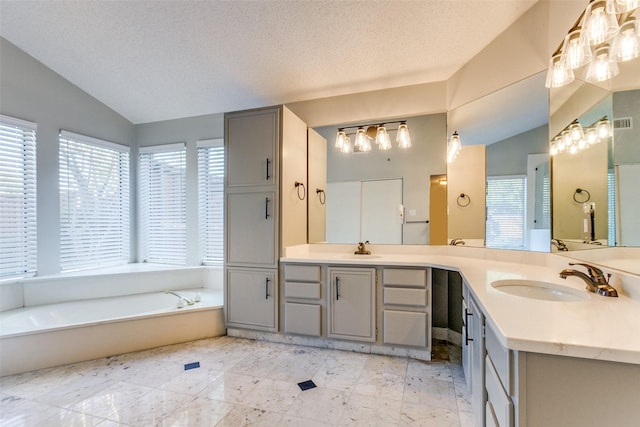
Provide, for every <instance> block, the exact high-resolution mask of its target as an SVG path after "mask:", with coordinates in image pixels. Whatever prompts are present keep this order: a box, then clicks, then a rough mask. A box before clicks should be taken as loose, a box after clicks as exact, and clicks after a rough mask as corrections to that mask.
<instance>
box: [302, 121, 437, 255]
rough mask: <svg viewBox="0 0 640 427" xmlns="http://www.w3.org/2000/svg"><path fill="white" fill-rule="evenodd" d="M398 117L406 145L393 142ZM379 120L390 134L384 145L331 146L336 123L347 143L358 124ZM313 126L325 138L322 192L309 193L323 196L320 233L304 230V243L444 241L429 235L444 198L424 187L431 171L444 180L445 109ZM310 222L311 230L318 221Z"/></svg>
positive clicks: (429, 178)
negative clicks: (388, 143) (368, 147)
mask: <svg viewBox="0 0 640 427" xmlns="http://www.w3.org/2000/svg"><path fill="white" fill-rule="evenodd" d="M402 121H406V124H407V126H408V129H409V134H410V137H411V147H409V148H400V147H399V146H398V144H397V143H396V136H397V132H398V126H399V124H400V123H401V122H402ZM382 123H385V128H386V129H387V131H388V134H389V137H390V141H391V148H390V149H389V150H380V149H379V148H378V147H377V146H376V144H375V142H374V141H373V140H371V141H370V143H371V144H372V149H371V151H368V152H358V151H357V150H356V152H352V153H348V154H347V153H343V152H341V151H340V150H338V149H337V148H336V147H335V140H336V134H337V131H338V129H342V128H344V129H345V132H346V134H347V136H349V138H350V140H351V142H352V143H353V142H354V140H355V133H356V132H357V130H358V127H359V126H360V125H362V126H363V128H368V127H370V126H371V127H373V128H374V129H375V126H376V125H379V124H382ZM372 130H373V129H372ZM313 132H314V134H316V133H317V134H319V135H321V136H322V138H324V140H326V147H327V148H326V189H325V194H322V193H315V192H316V189H315V188H311V187H310V190H311V196H312V197H314V196H317V199H318V201H319V200H320V197H324V199H323V201H324V203H325V208H326V228H325V230H326V231H325V235H324V236H322V233H316V232H312V230H310V232H309V242H310V243H318V242H321V241H326V242H327V243H349V244H355V243H357V242H364V241H369V242H371V243H372V244H423V245H424V244H445V243H446V239H445V238H443V239H442V241H436V240H434V236H436V235H437V233H436V232H435V231H438V230H442V229H446V203H444V202H442V201H432V195H433V196H436V193H437V192H436V191H431V190H430V187H431V186H432V185H433V184H432V181H433V179H432V178H433V177H440V178H439V181H437V182H436V184H435V185H440V187H442V185H441V184H440V182H442V183H446V181H445V180H444V176H445V174H446V114H444V113H441V114H431V115H422V116H415V117H395V118H374V119H371V120H366V121H363V122H358V123H339V124H335V125H331V126H324V127H319V128H316V129H314V131H313ZM371 136H375V134H372V135H371ZM310 161H314V162H315V161H316V158H314V159H311V158H310ZM310 203H311V199H310ZM313 203H316V200H315V199H314V201H313ZM434 210H435V211H436V212H434ZM443 222H444V223H443ZM310 227H315V228H314V231H315V229H318V228H321V225H318V224H316V225H315V226H314V225H310ZM312 236H314V237H312ZM322 237H324V240H322Z"/></svg>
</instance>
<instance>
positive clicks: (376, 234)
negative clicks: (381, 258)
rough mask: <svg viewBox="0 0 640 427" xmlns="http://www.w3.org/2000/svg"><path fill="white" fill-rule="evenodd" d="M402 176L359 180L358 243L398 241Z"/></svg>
mask: <svg viewBox="0 0 640 427" xmlns="http://www.w3.org/2000/svg"><path fill="white" fill-rule="evenodd" d="M401 204H402V179H385V180H376V181H362V208H361V214H360V215H361V222H360V240H359V241H360V242H363V241H365V240H368V241H370V242H371V243H372V244H376V245H378V244H402V222H401V221H400V220H399V219H398V208H399V206H400V205H401Z"/></svg>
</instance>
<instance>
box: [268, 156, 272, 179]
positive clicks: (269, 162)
mask: <svg viewBox="0 0 640 427" xmlns="http://www.w3.org/2000/svg"><path fill="white" fill-rule="evenodd" d="M270 164H271V160H269V158H268V157H267V181H269V180H270V179H271V175H269V165H270Z"/></svg>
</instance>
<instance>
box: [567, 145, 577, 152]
mask: <svg viewBox="0 0 640 427" xmlns="http://www.w3.org/2000/svg"><path fill="white" fill-rule="evenodd" d="M577 152H578V146H577V145H572V146H571V147H569V153H570V154H576V153H577Z"/></svg>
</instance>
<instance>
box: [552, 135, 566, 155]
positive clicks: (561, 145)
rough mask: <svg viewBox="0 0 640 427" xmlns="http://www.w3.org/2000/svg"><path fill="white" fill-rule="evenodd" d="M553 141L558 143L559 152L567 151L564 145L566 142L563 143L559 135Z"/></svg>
mask: <svg viewBox="0 0 640 427" xmlns="http://www.w3.org/2000/svg"><path fill="white" fill-rule="evenodd" d="M553 140H554V141H555V143H556V147H558V152H559V153H562V152H563V151H564V149H565V145H564V142H563V141H562V137H561V136H560V135H558V136H556V137H555V138H553Z"/></svg>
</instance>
